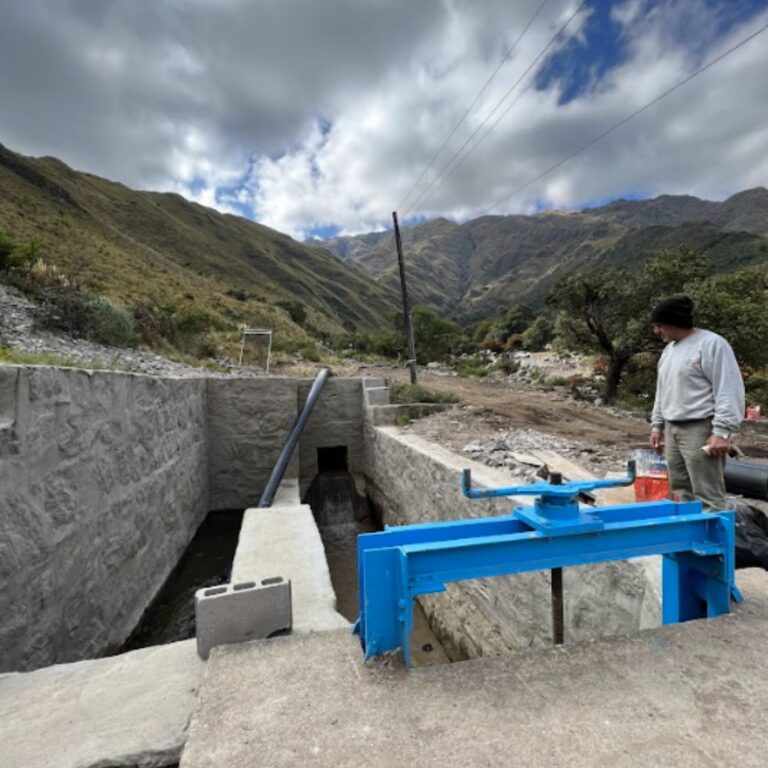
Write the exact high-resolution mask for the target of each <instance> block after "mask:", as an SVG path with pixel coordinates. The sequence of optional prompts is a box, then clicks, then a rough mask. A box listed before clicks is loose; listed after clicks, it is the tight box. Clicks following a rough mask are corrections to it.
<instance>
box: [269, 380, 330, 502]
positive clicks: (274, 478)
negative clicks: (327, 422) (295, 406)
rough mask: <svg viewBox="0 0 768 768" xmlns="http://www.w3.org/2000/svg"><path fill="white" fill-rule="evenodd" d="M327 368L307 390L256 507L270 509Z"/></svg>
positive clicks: (320, 390) (323, 383)
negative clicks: (307, 392) (307, 393)
mask: <svg viewBox="0 0 768 768" xmlns="http://www.w3.org/2000/svg"><path fill="white" fill-rule="evenodd" d="M330 372H331V371H330V369H329V368H323V369H322V370H321V371H320V373H318V374H317V378H316V379H315V381H314V383H313V384H312V389H310V390H309V395H307V399H306V402H305V403H304V407H303V408H302V409H301V413H299V415H298V416H297V417H296V421H295V422H294V424H293V427H292V428H291V431H290V434H289V435H288V439H287V440H286V441H285V445H283V449H282V450H281V451H280V455H279V456H278V457H277V461H276V462H275V466H274V468H273V469H272V474H271V475H270V476H269V480H267V485H266V487H265V488H264V493H262V494H261V498H260V499H259V503H258V504H257V505H256V506H257V507H271V506H272V502H273V501H274V499H275V494H276V493H277V489H278V488H279V487H280V483H281V482H282V481H283V476H284V475H285V470H286V469H287V468H288V462H289V461H290V460H291V456H292V455H293V452H294V450H295V449H296V444H297V443H298V442H299V438H300V437H301V433H302V432H303V431H304V427H305V426H306V424H307V419H308V418H309V416H310V414H311V413H312V409H313V408H314V407H315V403H316V402H317V399H318V398H319V397H320V393H321V392H322V391H323V387H324V386H325V382H326V380H327V379H328V375H329V374H330Z"/></svg>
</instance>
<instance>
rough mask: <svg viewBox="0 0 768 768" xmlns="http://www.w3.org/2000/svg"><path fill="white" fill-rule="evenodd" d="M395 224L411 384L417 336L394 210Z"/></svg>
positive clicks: (414, 379)
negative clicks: (409, 301)
mask: <svg viewBox="0 0 768 768" xmlns="http://www.w3.org/2000/svg"><path fill="white" fill-rule="evenodd" d="M392 221H393V222H394V224H395V247H396V248H397V265H398V267H400V293H401V294H402V297H403V321H404V323H405V342H406V344H407V346H408V358H409V360H408V367H409V368H410V369H411V384H416V338H415V337H414V335H413V317H411V308H410V306H409V305H408V288H407V287H406V285H405V262H404V261H403V243H402V241H401V240H400V225H399V224H398V223H397V211H392Z"/></svg>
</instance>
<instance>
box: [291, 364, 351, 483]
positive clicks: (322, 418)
mask: <svg viewBox="0 0 768 768" xmlns="http://www.w3.org/2000/svg"><path fill="white" fill-rule="evenodd" d="M311 387H312V382H311V381H302V382H300V384H299V390H298V395H299V407H300V408H301V407H302V406H303V405H304V402H305V400H306V399H307V395H308V394H309V390H310V388H311ZM340 445H345V446H347V449H348V450H347V461H348V467H349V471H350V473H351V474H352V476H353V477H357V478H358V479H360V480H362V476H363V383H362V379H333V378H332V379H329V380H328V381H327V383H326V385H325V388H324V390H323V394H322V397H321V398H320V399H319V400H318V401H317V404H316V405H315V408H314V410H313V411H312V415H311V416H310V417H309V421H307V426H306V428H305V430H304V434H303V436H302V438H301V443H300V445H299V478H300V479H301V497H302V498H304V494H306V492H307V490H308V488H309V484H310V483H311V482H312V479H313V478H314V476H315V475H316V474H317V449H318V448H334V447H336V446H340Z"/></svg>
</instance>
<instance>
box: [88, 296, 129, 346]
mask: <svg viewBox="0 0 768 768" xmlns="http://www.w3.org/2000/svg"><path fill="white" fill-rule="evenodd" d="M87 305H88V309H89V310H90V322H91V326H90V328H89V329H88V331H87V334H88V338H90V339H91V340H93V341H96V342H98V343H99V344H107V345H109V346H112V347H135V346H136V343H137V338H136V330H135V328H134V325H133V318H132V317H131V316H130V315H129V314H128V313H127V312H126V311H125V310H124V309H121V308H120V307H116V306H115V305H114V304H112V302H110V301H109V300H108V299H104V298H99V299H92V300H88V301H87Z"/></svg>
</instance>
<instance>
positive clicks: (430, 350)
mask: <svg viewBox="0 0 768 768" xmlns="http://www.w3.org/2000/svg"><path fill="white" fill-rule="evenodd" d="M413 329H414V335H415V337H416V356H417V358H418V361H419V363H421V364H422V365H424V364H425V363H429V362H431V361H433V360H444V359H445V358H447V357H449V356H450V355H457V354H459V353H460V352H462V351H463V350H464V348H465V346H466V344H467V340H466V337H465V336H464V331H463V330H462V329H461V327H460V326H459V325H458V324H457V323H454V322H453V320H447V319H446V318H444V317H440V315H438V314H437V313H436V312H433V311H432V310H431V309H427V307H416V308H415V309H414V310H413Z"/></svg>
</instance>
